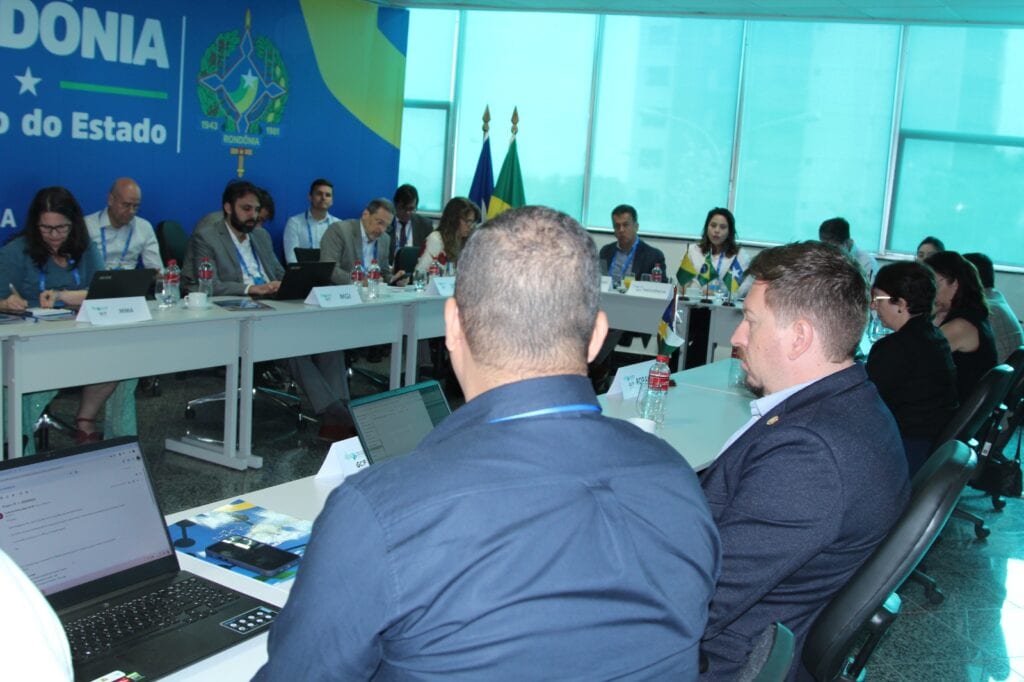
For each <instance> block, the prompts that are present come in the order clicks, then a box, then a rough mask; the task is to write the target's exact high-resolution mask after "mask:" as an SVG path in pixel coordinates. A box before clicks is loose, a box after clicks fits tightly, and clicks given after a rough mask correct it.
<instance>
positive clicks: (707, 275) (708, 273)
mask: <svg viewBox="0 0 1024 682" xmlns="http://www.w3.org/2000/svg"><path fill="white" fill-rule="evenodd" d="M716 279H718V270H716V269H715V264H714V263H713V262H712V261H711V254H710V253H709V254H708V255H706V256H704V264H703V265H701V266H700V272H698V273H697V283H698V284H700V285H701V286H702V287H706V286H707V285H708V284H711V283H712V282H714V281H715V280H716Z"/></svg>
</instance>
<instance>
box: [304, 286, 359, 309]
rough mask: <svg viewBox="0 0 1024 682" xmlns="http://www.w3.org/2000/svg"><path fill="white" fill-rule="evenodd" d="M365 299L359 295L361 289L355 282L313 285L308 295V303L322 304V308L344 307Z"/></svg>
mask: <svg viewBox="0 0 1024 682" xmlns="http://www.w3.org/2000/svg"><path fill="white" fill-rule="evenodd" d="M362 302H363V299H362V298H361V297H360V296H359V289H358V287H357V286H356V285H355V284H338V285H336V286H330V287H313V288H312V289H310V290H309V296H307V297H306V300H305V303H306V305H315V306H320V307H321V308H344V307H346V306H350V305H359V304H360V303H362Z"/></svg>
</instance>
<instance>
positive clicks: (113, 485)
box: [0, 438, 278, 680]
mask: <svg viewBox="0 0 1024 682" xmlns="http://www.w3.org/2000/svg"><path fill="white" fill-rule="evenodd" d="M0 547H3V549H4V551H6V552H7V553H8V554H9V555H10V556H11V558H12V559H14V561H15V562H16V563H17V564H18V565H19V566H20V567H21V569H22V570H23V571H25V573H27V574H28V576H29V577H30V578H31V579H32V581H33V582H34V583H35V584H36V586H37V587H38V588H39V589H40V591H42V593H43V594H44V595H46V598H47V599H48V600H49V602H50V604H51V605H52V606H53V608H54V610H56V611H57V615H58V616H59V617H60V620H61V622H62V623H63V625H64V630H65V632H66V633H67V634H68V639H69V641H71V643H72V658H73V664H74V669H75V679H76V680H93V679H96V678H98V677H101V676H106V675H109V674H111V673H113V672H114V671H120V672H121V673H122V675H132V674H136V675H140V676H142V679H147V680H149V679H153V678H156V677H158V676H161V675H166V674H168V673H170V672H173V671H175V670H178V669H180V668H184V667H186V666H188V665H190V664H192V663H194V662H195V661H198V660H200V659H202V658H206V657H207V656H211V655H213V654H215V653H217V652H219V651H222V650H224V649H227V648H228V647H231V646H233V645H235V644H237V643H239V642H241V641H243V640H245V639H247V638H249V637H253V636H255V635H258V634H261V633H263V632H265V631H266V630H267V628H269V626H270V623H271V622H272V621H273V619H274V618H275V617H276V615H277V612H278V609H277V607H274V606H272V605H270V604H266V603H264V602H261V601H259V600H257V599H254V598H252V597H248V596H246V595H243V594H241V593H238V592H235V591H233V590H230V589H227V588H225V587H222V586H220V585H217V584H216V583H213V582H211V581H208V580H205V579H203V578H199V577H197V576H195V575H193V574H191V573H188V572H187V571H182V570H181V569H180V567H179V565H178V558H177V556H176V555H175V553H174V548H173V547H172V545H171V540H170V537H169V536H168V533H167V527H166V525H165V524H164V518H163V514H161V512H160V506H159V504H158V503H157V499H156V494H155V492H154V490H153V485H152V482H151V480H150V477H149V472H148V470H147V468H146V463H145V459H144V457H143V456H142V450H141V448H140V447H139V442H138V439H137V438H119V439H114V440H108V441H103V442H100V443H95V444H92V445H85V446H81V447H77V448H69V449H67V450H62V451H57V452H54V453H51V454H45V455H36V456H33V457H22V458H19V459H15V460H10V461H7V462H2V463H0ZM175 604H185V605H186V607H185V608H184V610H182V609H181V607H180V606H175ZM146 611H150V612H154V611H155V617H153V618H152V620H150V619H149V618H150V617H149V616H147V615H146V614H145V613H144V612H146ZM119 632H120V634H119ZM111 635H114V636H116V637H120V641H115V642H114V643H112V644H111V643H110V641H109V640H108V638H109V637H110V636H111ZM133 679H134V678H133Z"/></svg>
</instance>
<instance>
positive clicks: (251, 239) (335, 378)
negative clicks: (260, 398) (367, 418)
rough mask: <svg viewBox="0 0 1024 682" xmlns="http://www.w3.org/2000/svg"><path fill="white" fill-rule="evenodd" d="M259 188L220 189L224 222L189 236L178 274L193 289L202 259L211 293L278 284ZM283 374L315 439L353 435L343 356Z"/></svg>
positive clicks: (252, 291) (303, 363) (306, 361)
mask: <svg viewBox="0 0 1024 682" xmlns="http://www.w3.org/2000/svg"><path fill="white" fill-rule="evenodd" d="M261 192H262V190H260V189H259V188H258V187H256V186H255V185H253V184H252V183H251V182H233V183H231V184H229V185H228V186H227V187H225V188H224V196H223V202H222V205H223V209H224V217H223V220H221V221H218V222H215V221H213V220H210V219H209V217H210V216H207V217H206V218H203V219H202V220H201V221H200V222H199V224H198V225H196V228H195V230H193V231H192V236H191V237H190V238H189V242H188V249H187V250H186V255H185V265H184V267H183V268H182V274H183V276H184V278H185V282H186V283H187V284H189V285H190V286H195V284H196V282H197V281H198V276H197V274H198V268H199V264H200V263H201V262H202V259H203V257H208V258H209V259H210V262H211V263H213V295H214V296H238V295H249V296H252V295H267V294H273V293H274V292H276V291H277V290H278V288H280V286H281V277H282V276H283V275H284V267H283V266H282V265H281V263H280V261H278V260H277V256H276V255H274V247H273V244H272V243H271V240H270V233H269V232H267V231H266V230H265V229H264V228H262V227H260V208H261V202H260V193H261ZM288 370H289V371H290V372H291V374H292V376H293V377H295V381H296V383H297V384H298V385H299V387H300V388H301V389H302V392H303V393H305V394H306V397H307V398H309V401H310V403H311V404H312V406H313V411H314V412H316V414H317V416H318V417H319V418H320V423H321V427H320V433H319V436H320V438H322V439H324V440H329V441H337V440H342V439H344V438H348V437H350V436H353V435H355V428H354V427H353V425H352V417H351V416H350V415H349V413H348V409H347V408H346V407H345V403H347V402H348V397H349V392H348V378H347V372H346V369H345V356H344V354H343V353H342V352H341V351H335V352H331V353H319V354H317V355H313V356H304V357H298V358H290V359H289V360H288Z"/></svg>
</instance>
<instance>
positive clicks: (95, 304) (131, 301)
mask: <svg viewBox="0 0 1024 682" xmlns="http://www.w3.org/2000/svg"><path fill="white" fill-rule="evenodd" d="M152 319H153V314H152V313H151V312H149V306H148V305H146V299H145V298H143V297H142V296H132V297H130V298H99V299H94V300H91V301H90V300H89V299H85V300H84V301H82V307H81V308H79V310H78V317H76V318H75V321H76V322H88V323H90V324H95V325H99V326H102V325H107V324H127V323H129V322H145V321H146V320H152Z"/></svg>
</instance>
